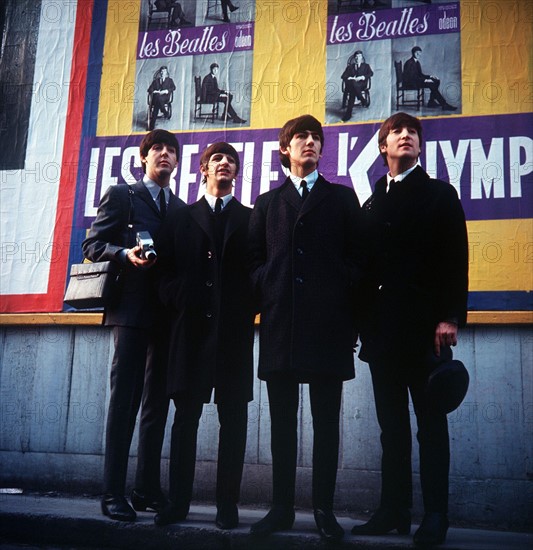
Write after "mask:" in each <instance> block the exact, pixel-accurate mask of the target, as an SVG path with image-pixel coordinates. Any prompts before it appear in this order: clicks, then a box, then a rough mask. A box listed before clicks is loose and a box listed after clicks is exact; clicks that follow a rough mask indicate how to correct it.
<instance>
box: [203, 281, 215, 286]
mask: <svg viewBox="0 0 533 550" xmlns="http://www.w3.org/2000/svg"><path fill="white" fill-rule="evenodd" d="M205 286H208V287H212V286H213V281H206V282H205Z"/></svg>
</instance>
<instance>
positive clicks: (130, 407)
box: [104, 327, 169, 495]
mask: <svg viewBox="0 0 533 550" xmlns="http://www.w3.org/2000/svg"><path fill="white" fill-rule="evenodd" d="M162 332H163V331H160V330H157V329H155V328H154V329H147V328H132V327H114V328H113V335H114V341H115V352H114V356H113V363H112V366H111V392H110V399H109V409H108V414H107V425H106V445H105V458H104V492H105V493H109V494H113V495H124V493H125V486H126V475H127V470H128V457H129V451H130V446H131V440H132V437H133V431H134V429H135V421H136V417H137V413H138V411H139V407H140V404H141V399H142V402H143V406H142V413H141V420H140V424H139V446H138V460H137V474H136V479H135V485H136V488H137V489H139V490H140V491H142V492H144V493H147V494H154V495H157V494H159V493H160V492H161V486H160V461H161V448H162V445H163V437H164V433H165V424H166V419H167V413H168V403H169V400H168V398H167V397H166V357H167V353H166V349H167V348H166V343H165V341H164V337H163V335H162Z"/></svg>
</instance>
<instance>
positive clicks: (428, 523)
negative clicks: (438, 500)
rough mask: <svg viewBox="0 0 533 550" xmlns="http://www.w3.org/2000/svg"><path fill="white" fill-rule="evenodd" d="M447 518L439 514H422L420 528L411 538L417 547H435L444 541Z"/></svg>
mask: <svg viewBox="0 0 533 550" xmlns="http://www.w3.org/2000/svg"><path fill="white" fill-rule="evenodd" d="M449 525H450V524H449V522H448V516H447V515H446V514H443V513H441V512H428V513H426V514H424V517H423V518H422V523H421V524H420V527H419V528H418V529H417V530H416V533H415V536H414V537H413V540H414V543H415V544H416V545H418V546H435V545H437V544H442V543H443V542H444V541H445V540H446V533H447V532H448V527H449Z"/></svg>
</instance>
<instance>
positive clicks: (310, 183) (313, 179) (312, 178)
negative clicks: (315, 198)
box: [289, 170, 319, 191]
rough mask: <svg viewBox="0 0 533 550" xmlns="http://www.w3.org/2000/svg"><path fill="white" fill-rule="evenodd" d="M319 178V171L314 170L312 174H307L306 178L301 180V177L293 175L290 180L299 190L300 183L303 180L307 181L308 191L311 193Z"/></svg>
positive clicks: (290, 175)
mask: <svg viewBox="0 0 533 550" xmlns="http://www.w3.org/2000/svg"><path fill="white" fill-rule="evenodd" d="M318 177H319V173H318V170H314V171H313V172H311V173H310V174H307V176H305V178H300V177H299V176H295V175H294V174H292V173H290V174H289V178H291V181H292V183H294V186H295V187H296V189H299V188H300V182H301V181H302V180H305V181H306V182H307V189H309V191H311V187H313V185H314V184H315V183H316V180H317V179H318Z"/></svg>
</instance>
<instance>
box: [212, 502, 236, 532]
mask: <svg viewBox="0 0 533 550" xmlns="http://www.w3.org/2000/svg"><path fill="white" fill-rule="evenodd" d="M215 524H216V526H217V527H218V528H219V529H235V527H237V525H239V510H238V509H237V505H236V504H221V505H219V506H217V517H216V520H215Z"/></svg>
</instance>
